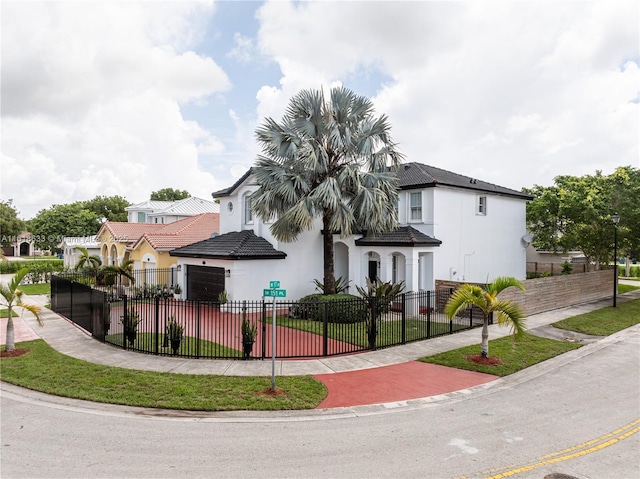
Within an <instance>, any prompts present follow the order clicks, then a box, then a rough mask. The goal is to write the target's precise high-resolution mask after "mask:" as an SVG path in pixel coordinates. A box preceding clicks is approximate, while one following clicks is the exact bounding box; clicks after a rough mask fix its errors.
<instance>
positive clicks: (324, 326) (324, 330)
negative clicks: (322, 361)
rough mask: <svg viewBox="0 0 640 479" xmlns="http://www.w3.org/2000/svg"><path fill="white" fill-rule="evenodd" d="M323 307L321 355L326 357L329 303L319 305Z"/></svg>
mask: <svg viewBox="0 0 640 479" xmlns="http://www.w3.org/2000/svg"><path fill="white" fill-rule="evenodd" d="M321 304H322V305H323V307H324V310H323V312H322V355H323V356H327V355H328V351H327V349H328V340H327V339H328V336H329V310H328V308H329V303H328V302H326V301H325V302H323V303H321Z"/></svg>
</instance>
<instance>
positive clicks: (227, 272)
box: [224, 269, 231, 278]
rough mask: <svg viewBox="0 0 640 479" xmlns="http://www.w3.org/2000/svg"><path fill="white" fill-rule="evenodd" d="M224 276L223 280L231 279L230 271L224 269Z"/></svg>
mask: <svg viewBox="0 0 640 479" xmlns="http://www.w3.org/2000/svg"><path fill="white" fill-rule="evenodd" d="M224 276H225V278H230V277H231V270H230V269H225V270H224Z"/></svg>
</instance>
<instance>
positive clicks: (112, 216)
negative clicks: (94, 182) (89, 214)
mask: <svg viewBox="0 0 640 479" xmlns="http://www.w3.org/2000/svg"><path fill="white" fill-rule="evenodd" d="M84 203H85V207H86V208H87V209H88V210H89V211H93V212H94V213H95V214H96V215H97V216H98V218H100V220H101V221H120V222H126V221H127V212H126V211H125V210H124V209H125V208H126V207H127V206H130V205H131V203H129V202H128V201H127V200H126V199H124V198H123V197H121V196H96V197H95V198H94V199H92V200H89V201H85V202H84Z"/></svg>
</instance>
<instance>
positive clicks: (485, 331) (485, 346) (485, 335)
mask: <svg viewBox="0 0 640 479" xmlns="http://www.w3.org/2000/svg"><path fill="white" fill-rule="evenodd" d="M481 348H482V352H481V353H480V355H481V356H482V357H483V358H486V357H487V356H489V315H488V314H487V313H485V314H484V323H483V324H482V346H481Z"/></svg>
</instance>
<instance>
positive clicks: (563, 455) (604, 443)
mask: <svg viewBox="0 0 640 479" xmlns="http://www.w3.org/2000/svg"><path fill="white" fill-rule="evenodd" d="M638 431H640V419H636V420H635V421H633V422H631V423H629V424H627V425H625V426H623V427H621V428H619V429H616V430H615V431H613V432H610V433H608V434H605V435H603V436H600V437H599V438H596V439H592V440H590V441H586V442H583V443H582V444H578V445H576V446H572V447H570V448H567V449H563V450H562V451H557V452H554V453H551V454H546V455H544V456H540V457H539V458H538V459H541V460H540V461H538V462H536V463H533V464H528V465H526V466H520V467H516V468H514V469H510V470H506V471H504V472H501V473H499V474H495V475H493V476H488V477H486V478H485V479H501V478H504V477H509V476H514V475H516V474H520V473H522V472H527V471H531V470H532V469H537V468H539V467H543V466H548V465H550V464H555V463H557V462H562V461H568V460H570V459H575V458H577V457H581V456H586V455H587V454H590V453H592V452H596V451H599V450H601V449H604V448H605V447H609V446H611V445H613V444H615V443H617V442H619V441H622V440H623V439H627V438H628V437H630V436H632V435H634V434H635V433H637V432H638ZM593 444H595V445H594V446H592V445H593ZM588 446H592V447H588ZM585 448H586V449H585ZM574 451H575V452H574ZM567 453H570V454H567ZM508 467H513V466H507V468H508ZM502 469H503V470H504V469H506V468H502ZM487 472H488V473H492V472H497V470H496V469H491V470H488V471H485V473H487Z"/></svg>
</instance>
